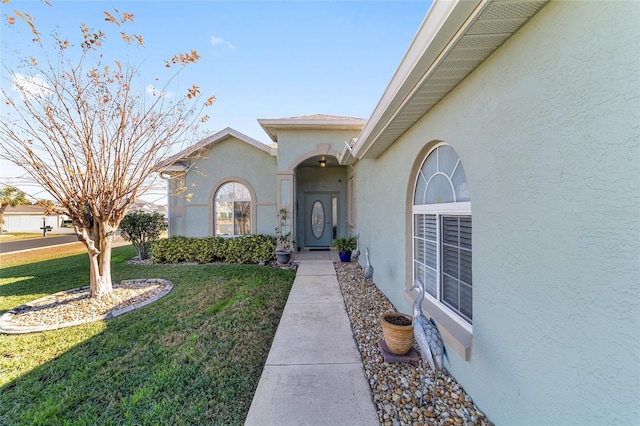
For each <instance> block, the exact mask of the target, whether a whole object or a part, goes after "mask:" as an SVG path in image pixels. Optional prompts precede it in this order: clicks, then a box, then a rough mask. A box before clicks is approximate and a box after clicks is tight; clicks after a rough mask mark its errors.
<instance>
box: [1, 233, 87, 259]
mask: <svg viewBox="0 0 640 426" xmlns="http://www.w3.org/2000/svg"><path fill="white" fill-rule="evenodd" d="M76 242H78V237H77V236H76V235H75V234H70V235H52V236H48V237H44V238H33V239H30V240H21V241H10V242H7V243H1V242H0V254H4V253H11V252H14V251H20V250H31V249H36V248H42V247H49V246H56V245H59V244H67V243H76Z"/></svg>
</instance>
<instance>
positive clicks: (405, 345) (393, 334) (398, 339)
mask: <svg viewBox="0 0 640 426" xmlns="http://www.w3.org/2000/svg"><path fill="white" fill-rule="evenodd" d="M394 319H396V320H395V321H394ZM412 319H413V318H412V317H411V316H410V315H407V314H403V313H400V312H386V313H384V314H382V315H381V316H380V324H382V334H383V335H384V341H385V343H386V344H387V347H388V348H389V351H391V352H392V353H394V354H396V355H404V354H406V353H407V352H409V350H410V349H411V347H412V346H413V326H412V325H411V321H412ZM398 320H399V321H401V322H404V323H407V324H408V325H398V324H394V323H393V322H398ZM390 321H393V322H390Z"/></svg>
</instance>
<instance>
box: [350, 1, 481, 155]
mask: <svg viewBox="0 0 640 426" xmlns="http://www.w3.org/2000/svg"><path fill="white" fill-rule="evenodd" d="M483 2H486V0H434V2H433V4H432V5H431V8H430V9H429V12H428V13H427V16H426V17H425V18H424V20H423V21H422V24H421V25H420V28H419V29H418V32H417V33H416V35H415V37H414V38H413V41H412V42H411V45H410V46H409V49H408V50H407V53H406V54H405V56H404V58H403V59H402V61H401V62H400V65H399V66H398V69H397V70H396V72H395V74H394V75H393V77H392V79H391V81H390V82H389V85H388V86H387V89H386V90H385V92H384V93H383V95H382V97H381V98H380V101H379V102H378V104H377V105H376V108H375V109H374V110H373V113H372V114H371V117H370V118H369V120H368V121H367V124H366V125H365V127H364V129H362V132H361V133H360V136H358V143H357V144H356V146H354V148H353V155H354V156H356V157H358V158H362V157H363V156H364V154H365V153H366V151H367V150H368V149H369V147H370V146H371V144H373V142H374V141H375V139H376V138H377V136H378V135H379V134H380V133H381V132H382V131H383V130H384V128H386V126H387V124H388V123H389V121H390V120H391V118H393V117H394V116H395V115H396V113H397V111H398V109H399V107H400V106H402V104H404V102H406V99H407V97H408V96H409V95H410V94H411V93H413V91H414V90H415V88H416V86H417V85H418V84H419V83H420V82H421V81H422V80H423V79H424V77H425V75H424V74H421V75H417V76H416V75H412V73H413V72H414V71H415V69H416V66H417V65H418V63H419V62H420V61H421V60H424V59H425V54H426V53H427V51H428V50H429V48H432V47H434V46H432V45H433V44H434V42H435V41H436V40H437V39H442V38H443V37H444V39H445V40H446V41H447V43H444V45H443V49H444V50H441V49H438V50H437V51H436V52H431V53H430V55H432V56H433V57H432V58H426V59H427V60H429V61H430V62H431V66H429V67H428V68H429V69H430V68H432V67H433V64H434V63H437V61H438V59H439V58H442V57H443V55H442V53H443V52H446V49H447V48H448V47H449V46H451V44H452V43H451V41H452V40H453V39H454V38H455V37H456V35H457V34H458V33H459V30H460V28H461V27H460V25H458V24H457V23H458V22H460V23H461V24H464V22H466V21H467V20H468V18H469V17H470V16H472V15H473V13H474V11H476V10H477V9H478V5H479V4H481V3H483ZM440 42H441V41H440ZM441 43H442V42H441ZM401 91H402V92H404V93H401ZM392 103H396V104H398V105H396V106H395V107H393V108H392Z"/></svg>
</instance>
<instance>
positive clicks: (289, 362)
mask: <svg viewBox="0 0 640 426" xmlns="http://www.w3.org/2000/svg"><path fill="white" fill-rule="evenodd" d="M333 255H335V252H306V253H296V261H299V262H300V265H299V267H298V272H297V274H296V278H295V281H294V283H293V287H292V288H291V293H290V295H289V299H288V300H287V304H286V306H285V308H284V312H283V314H282V318H281V320H280V324H279V325H278V330H277V331H276V335H275V337H274V340H273V344H272V346H271V350H270V351H269V356H268V357H267V362H266V364H265V368H264V370H263V372H262V377H261V378H260V382H259V383H258V388H257V390H256V393H255V396H254V398H253V402H252V404H251V408H250V409H249V414H248V416H247V419H246V421H245V425H247V426H258V425H259V426H269V425H279V426H287V425H296V426H298V425H344V426H356V425H367V426H368V425H378V424H379V420H378V415H377V413H376V409H375V407H374V405H373V402H372V401H371V391H370V389H369V384H368V382H367V379H366V377H365V374H364V368H363V366H362V359H361V357H360V352H359V351H358V349H357V348H356V344H355V341H354V339H353V333H352V331H351V323H350V322H349V318H348V317H347V312H346V310H345V307H344V301H343V299H342V294H341V293H340V288H339V286H338V279H337V278H336V272H335V269H334V267H333V264H332V262H331V256H333Z"/></svg>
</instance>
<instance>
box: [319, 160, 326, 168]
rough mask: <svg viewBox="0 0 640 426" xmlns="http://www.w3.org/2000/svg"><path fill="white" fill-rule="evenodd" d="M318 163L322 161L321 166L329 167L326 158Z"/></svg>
mask: <svg viewBox="0 0 640 426" xmlns="http://www.w3.org/2000/svg"><path fill="white" fill-rule="evenodd" d="M318 163H320V167H327V160H325V159H322V160H320V161H318Z"/></svg>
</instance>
